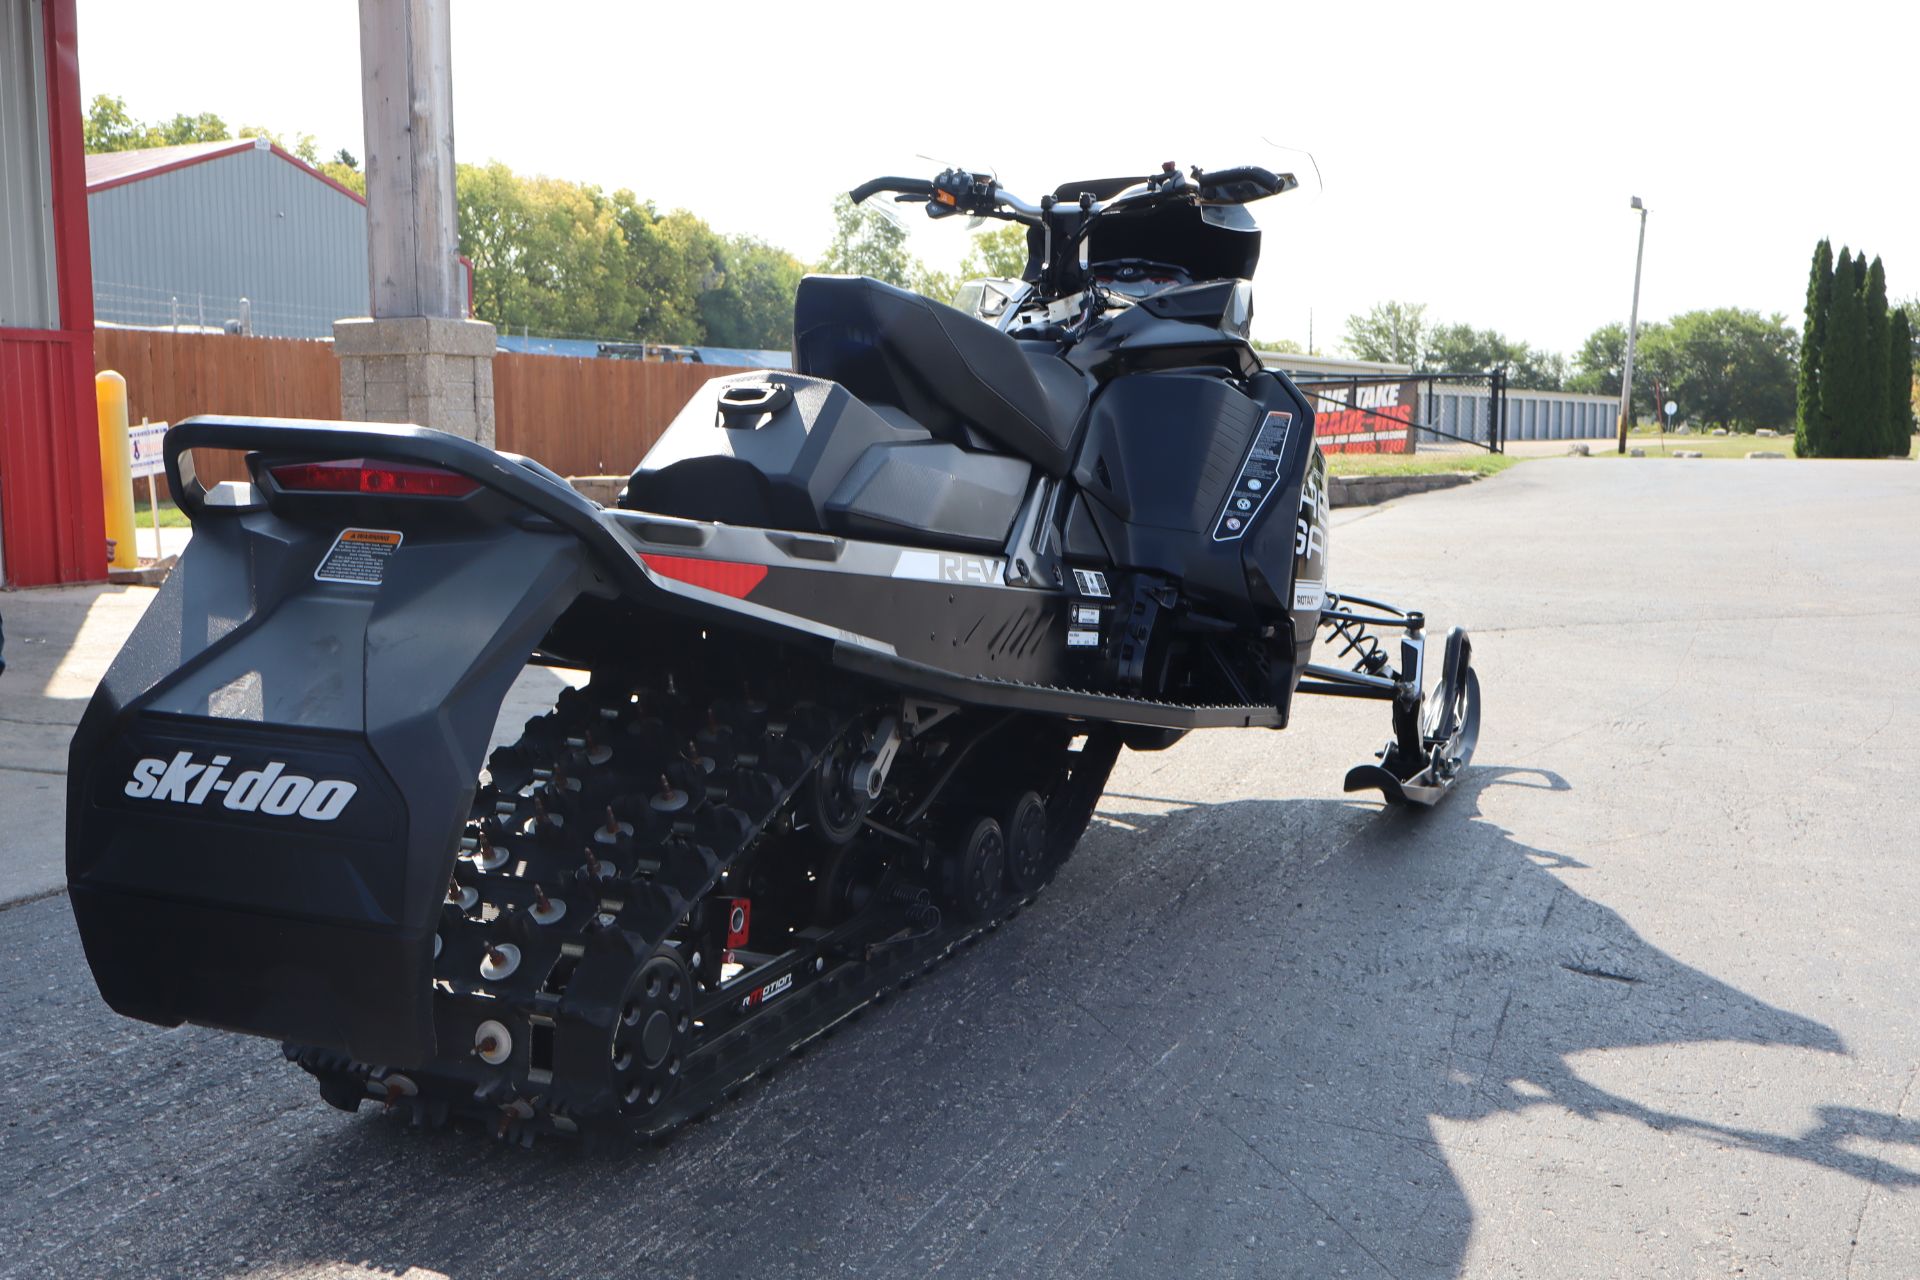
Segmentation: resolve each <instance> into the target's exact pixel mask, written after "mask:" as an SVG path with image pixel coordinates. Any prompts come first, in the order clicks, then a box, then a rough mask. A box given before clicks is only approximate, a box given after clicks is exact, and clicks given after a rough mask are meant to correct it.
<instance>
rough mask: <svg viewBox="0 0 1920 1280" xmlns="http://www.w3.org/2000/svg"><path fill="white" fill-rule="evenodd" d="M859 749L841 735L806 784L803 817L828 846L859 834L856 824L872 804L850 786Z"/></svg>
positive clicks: (854, 740) (855, 741) (855, 740)
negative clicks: (804, 815) (805, 815)
mask: <svg viewBox="0 0 1920 1280" xmlns="http://www.w3.org/2000/svg"><path fill="white" fill-rule="evenodd" d="M862 751H863V746H862V744H861V742H860V740H859V739H858V738H856V737H855V736H854V735H852V734H843V735H842V736H841V738H840V740H839V741H838V742H836V743H834V745H833V749H832V750H831V751H829V752H827V754H826V755H824V756H822V757H821V759H820V763H819V764H818V765H816V766H815V767H814V771H813V776H812V778H810V779H809V780H808V782H807V793H806V810H805V812H806V814H807V817H808V818H809V819H810V821H811V825H812V826H813V828H814V830H815V831H817V832H819V834H820V837H821V839H823V840H825V841H826V842H827V843H828V844H836V845H837V844H845V843H847V841H849V840H851V839H853V838H854V837H855V836H856V835H858V834H860V824H861V822H862V821H863V820H864V819H865V818H866V816H867V808H868V806H869V805H871V804H872V803H873V802H872V801H871V800H870V799H869V798H868V797H867V793H866V792H865V791H864V790H862V789H861V788H859V787H856V786H855V785H854V783H853V774H854V770H855V769H856V768H858V767H859V764H860V757H861V753H862Z"/></svg>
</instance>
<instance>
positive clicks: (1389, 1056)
mask: <svg viewBox="0 0 1920 1280" xmlns="http://www.w3.org/2000/svg"><path fill="white" fill-rule="evenodd" d="M1335 524H1336V530H1335V536H1334V540H1333V548H1332V567H1333V572H1334V576H1335V578H1336V580H1337V582H1339V583H1340V584H1342V585H1344V586H1346V587H1348V588H1349V589H1353V590H1363V589H1364V591H1365V593H1367V594H1376V595H1380V596H1384V597H1385V598H1389V599H1397V600H1402V601H1404V602H1406V603H1408V604H1411V605H1415V606H1418V607H1422V608H1424V609H1425V610H1426V611H1427V612H1428V614H1429V616H1430V617H1431V618H1432V619H1433V620H1434V621H1435V623H1436V624H1437V625H1439V626H1446V625H1450V624H1452V623H1454V622H1462V623H1465V624H1467V625H1468V626H1470V627H1472V628H1473V629H1474V634H1475V654H1476V665H1477V666H1478V668H1479V670H1480V672H1481V680H1482V684H1483V689H1484V692H1485V698H1486V718H1485V727H1484V731H1483V733H1482V736H1481V742H1480V750H1479V754H1478V757H1477V759H1476V763H1475V767H1474V768H1473V769H1472V770H1471V771H1470V773H1469V774H1468V775H1467V777H1466V778H1465V780H1464V781H1463V782H1462V784H1461V785H1460V787H1459V788H1458V789H1457V791H1456V793H1455V794H1453V795H1452V796H1450V797H1448V799H1447V800H1446V802H1445V803H1444V805H1443V806H1442V807H1441V808H1440V809H1438V810H1437V811H1434V812H1431V813H1426V814H1410V813H1404V812H1383V811H1382V810H1381V808H1380V807H1379V806H1378V805H1377V804H1373V803H1368V802H1364V801H1360V802H1356V801H1354V800H1352V799H1349V798H1347V797H1344V796H1342V795H1341V793H1340V791H1339V786H1340V779H1341V777H1342V775H1343V773H1344V771H1345V769H1346V767H1347V766H1348V765H1351V764H1354V763H1357V762H1359V761H1361V760H1363V759H1366V758H1367V757H1368V755H1369V753H1370V752H1371V750H1372V749H1373V748H1375V747H1377V746H1378V745H1379V744H1380V742H1381V741H1383V740H1384V738H1385V736H1386V733H1387V724H1386V717H1385V714H1384V711H1383V709H1382V708H1381V707H1379V706H1377V705H1374V704H1356V703H1349V702H1344V701H1338V700H1325V701H1310V700H1305V699H1303V700H1301V702H1300V703H1299V704H1297V707H1296V712H1295V721H1294V726H1293V727H1292V728H1291V729H1289V730H1288V731H1286V732H1284V733H1279V734H1273V733H1268V732H1264V731H1214V732H1210V733H1203V734H1196V735H1192V736H1190V737H1189V738H1188V739H1187V740H1186V741H1184V742H1183V743H1181V744H1180V745H1179V746H1177V747H1175V748H1174V749H1173V750H1171V751H1168V752H1164V753H1159V754H1152V755H1130V756H1127V757H1125V758H1123V760H1122V762H1121V765H1120V767H1119V769H1118V770H1117V771H1116V773H1115V776H1114V779H1113V782H1112V785H1111V788H1110V794H1109V796H1108V799H1107V801H1106V802H1105V803H1104V804H1103V806H1102V809H1101V816H1100V818H1099V819H1098V820H1097V821H1096V823H1095V825H1094V827H1093V828H1092V830H1090V831H1089V833H1088V835H1087V838H1086V840H1085V841H1084V843H1083V844H1082V846H1081V849H1080V851H1079V853H1078V854H1077V855H1076V857H1075V858H1074V860H1073V861H1072V862H1071V863H1070V864H1069V865H1068V866H1067V867H1066V868H1065V869H1064V871H1063V872H1062V874H1061V876H1060V878H1059V880H1058V881H1056V883H1055V884H1054V886H1053V887H1052V888H1051V889H1049V891H1048V892H1047V893H1046V894H1045V895H1044V896H1043V898H1042V899H1041V900H1040V902H1039V903H1037V904H1036V905H1035V906H1034V907H1032V908H1031V909H1029V910H1027V911H1025V912H1023V913H1022V914H1021V915H1019V916H1018V917H1017V918H1015V919H1014V920H1013V921H1011V922H1010V923H1009V924H1007V925H1006V926H1004V927H1002V928H1001V929H999V930H997V931H996V932H995V933H994V934H992V935H991V936H989V937H988V938H987V939H985V940H984V941H983V942H981V943H980V944H979V945H977V946H974V947H972V948H969V949H967V950H966V951H965V952H963V953H962V954H960V955H958V956H957V957H956V958H955V959H953V960H952V961H950V962H949V963H948V964H946V965H945V966H944V967H942V968H941V969H939V970H937V971H935V972H934V973H933V974H932V975H930V976H928V977H927V978H925V979H923V980H922V981H920V982H919V983H917V984H915V985H914V986H913V987H911V988H910V989H908V990H906V991H904V992H902V993H899V994H897V995H895V996H893V997H891V998H889V999H888V1000H887V1001H886V1002H884V1003H883V1004H882V1005H880V1006H878V1007H877V1008H875V1009H874V1010H872V1011H871V1012H869V1013H868V1014H866V1015H865V1016H864V1017H863V1018H861V1019H860V1020H859V1021H858V1022H856V1023H855V1024H853V1025H851V1026H850V1027H848V1028H846V1029H844V1030H843V1031H842V1032H840V1033H839V1034H836V1035H835V1036H833V1037H832V1038H831V1039H829V1040H827V1041H825V1042H823V1043H822V1044H820V1045H819V1046H817V1047H816V1048H815V1049H813V1050H812V1051H811V1052H810V1053H808V1054H807V1055H806V1056H805V1057H803V1058H801V1059H798V1060H797V1061H795V1062H793V1063H791V1064H789V1065H788V1066H787V1067H786V1068H785V1069H784V1070H783V1071H781V1072H780V1074H779V1075H778V1076H777V1077H776V1078H775V1079H773V1080H771V1081H769V1082H766V1083H764V1084H760V1085H756V1086H753V1087H751V1088H750V1089H749V1090H748V1091H747V1092H746V1093H745V1094H743V1095H742V1096H741V1097H740V1098H739V1099H737V1100H736V1101H734V1102H733V1103H731V1104H729V1105H728V1106H726V1107H724V1108H723V1109H721V1110H720V1111H718V1112H716V1113H715V1114H714V1116H713V1117H712V1118H710V1119H709V1120H707V1121H706V1122H704V1123H702V1124H699V1125H696V1126H693V1127H691V1128H688V1129H686V1130H683V1131H682V1132H681V1133H680V1134H679V1135H678V1136H677V1137H676V1138H675V1139H674V1140H673V1141H672V1142H671V1143H669V1144H668V1145H666V1146H664V1147H660V1148H645V1149H640V1150H633V1151H620V1152H586V1151H581V1150H579V1149H576V1148H574V1147H571V1146H567V1145H563V1144H556V1145H542V1146H540V1147H537V1148H535V1149H534V1150H532V1151H523V1150H518V1149H509V1148H504V1147H500V1146H497V1145H494V1144H492V1143H489V1142H487V1141H485V1140H484V1139H481V1138H479V1137H477V1136H475V1135H473V1134H464V1133H422V1132H415V1131H411V1130H408V1129H406V1128H404V1127H403V1126H401V1125H400V1124H398V1123H394V1122H391V1121H389V1120H387V1119H385V1118H383V1117H381V1116H380V1115H378V1114H376V1113H375V1109H373V1108H368V1109H367V1111H366V1112H365V1113H363V1114H362V1115H360V1116H355V1117H349V1116H346V1115H343V1114H341V1113H338V1112H335V1111H333V1110H331V1109H329V1108H327V1107H325V1106H323V1105H322V1104H321V1103H320V1102H319V1099H318V1098H317V1096H316V1095H315V1092H314V1090H313V1089H312V1087H311V1086H310V1084H309V1082H308V1080H307V1079H306V1077H305V1076H304V1075H302V1074H301V1073H300V1072H299V1071H297V1070H296V1069H294V1068H292V1067H290V1066H288V1065H287V1064H285V1063H284V1062H282V1061H281V1060H280V1054H279V1051H278V1048H277V1046H275V1045H272V1044H269V1043H266V1042H264V1041H258V1040H249V1039H245V1038H240V1037H232V1036H225V1035H220V1034H216V1033H212V1032H206V1031H200V1030H194V1029H180V1030H172V1031H164V1030H159V1029H156V1028H152V1027H147V1026H144V1025H141V1024H137V1023H132V1022H128V1021H125V1020H123V1019H120V1018H117V1017H115V1016H114V1015H112V1014H111V1013H109V1012H108V1011H107V1010H106V1009H105V1008H104V1007H103V1006H102V1005H101V1003H100V1001H99V999H98V997H97V995H96V994H95V993H94V990H93V987H92V984H91V980H90V978H89V976H88V974H87V971H86V966H85V963H84V961H83V959H82V957H81V954H80V947H79V944H78V940H77V939H76V937H75V935H74V933H73V928H72V921H71V917H70V913H69V911H68V908H67V905H66V901H65V899H64V896H62V895H60V894H58V893H54V894H52V895H51V896H45V897H40V898H38V899H29V900H25V901H20V902H17V903H16V904H15V905H12V906H10V907H7V908H5V909H4V910H0V964H3V965H4V969H0V1025H4V1026H5V1027H6V1028H7V1029H8V1035H7V1036H6V1038H5V1040H4V1042H0V1114H4V1116H5V1120H4V1126H0V1276H23V1277H24V1276H36V1277H37V1276H49V1275H53V1276H84V1277H103V1278H105V1277H122V1276H125V1277H150V1276H169V1277H170V1276H194V1277H198V1276H219V1277H226V1276H234V1277H266V1276H274V1277H295V1276H297V1277H319V1276H329V1277H331V1276H352V1277H362V1276H387V1277H392V1276H406V1277H424V1276H430V1275H446V1276H455V1277H485V1276H502V1277H539V1276H602V1275H606V1276H612V1275H621V1276H649V1277H651V1276H698V1277H707V1276H714V1277H737V1278H741V1280H758V1278H759V1277H784V1276H796V1277H797V1276H825V1275H848V1276H862V1277H876V1278H877V1277H893V1276H898V1277H909V1276H911V1277H922V1276H934V1275H939V1276H964V1277H986V1276H1036V1277H1040V1276H1060V1277H1068V1276H1121V1277H1139V1278H1141V1280H1146V1278H1147V1277H1163V1276H1208V1277H1216V1276H1223V1277H1224V1276H1247V1277H1253V1276H1262V1277H1264V1276H1315V1277H1317V1276H1356V1277H1371V1276H1392V1277H1399V1278H1401V1280H1411V1278H1412V1277H1450V1276H1474V1277H1481V1276H1486V1277H1492V1276H1529V1277H1532V1276H1548V1275H1551V1276H1580V1277H1587V1276H1594V1277H1599V1276H1634V1277H1639V1276H1668V1275H1674V1276H1722V1275H1739V1276H1782V1277H1794V1278H1795V1280H1801V1278H1809V1280H1810V1278H1814V1277H1836V1278H1837V1277H1904V1276H1910V1275H1913V1274H1915V1273H1916V1270H1920V1096H1916V1089H1915V1084H1916V1075H1917V1074H1920V1018H1917V1017H1916V1009H1915V1002H1914V994H1913V993H1914V975H1915V973H1916V972H1920V937H1917V936H1916V932H1915V927H1914V921H1915V903H1916V901H1920V898H1917V897H1916V890H1920V861H1917V860H1916V859H1915V857H1914V855H1913V850H1914V849H1915V847H1916V845H1917V844H1920V818H1916V813H1915V809H1916V806H1915V805H1914V803H1913V801H1912V798H1911V797H1912V794H1913V779H1914V778H1915V776H1916V775H1920V747H1916V745H1915V736H1914V735H1915V728H1916V726H1917V725H1920V695H1916V693H1915V691H1914V680H1913V672H1914V671H1916V670H1920V626H1916V623H1917V622H1920V617H1917V616H1916V615H1917V614H1920V604H1916V601H1917V600H1920V468H1916V467H1914V466H1911V465H1902V464H1897V463H1791V464H1781V463H1769V464H1760V463H1746V462H1718V463H1708V464H1703V465H1699V466H1694V467H1675V466H1670V465H1658V466H1656V465H1646V466H1638V465H1634V464H1632V463H1623V462H1617V461H1616V462H1600V461H1583V460H1578V459H1558V460H1542V461H1537V462H1529V463H1527V464H1526V465H1524V466H1521V467H1516V468H1514V469H1512V470H1510V471H1508V472H1506V473H1504V474H1502V475H1500V476H1497V477H1495V478H1493V479H1490V480H1486V481H1483V482H1481V483H1479V484H1475V485H1472V486H1469V487H1466V488H1462V489H1454V490H1449V491H1445V492H1441V493H1435V494H1430V495H1425V496H1422V497H1418V498H1413V499H1408V500H1405V501H1402V502H1398V503H1394V504H1390V505H1388V506H1384V507H1378V508H1365V509H1356V510H1351V511H1342V512H1337V513H1336V521H1335ZM0 607H4V608H5V609H6V610H7V617H8V639H9V644H10V649H9V657H10V658H11V657H13V655H14V652H15V651H14V649H13V648H12V647H11V646H12V645H13V644H14V642H15V640H16V635H17V634H18V633H17V632H16V630H15V623H14V618H15V610H14V608H13V605H12V602H11V600H9V602H8V603H6V604H5V605H0ZM69 674H71V673H69ZM7 679H8V680H12V679H14V673H12V672H10V673H9V675H8V677H7ZM16 718H17V717H16ZM7 728H8V730H9V731H10V732H11V730H12V725H11V724H9V725H8V726H7ZM35 732H39V731H38V730H35ZM3 763H4V762H0V764H3ZM49 767H51V766H49ZM49 776H51V775H49ZM12 794H14V793H11V792H10V793H9V795H12ZM49 803H51V801H49ZM10 807H13V806H11V805H10ZM29 820H30V821H31V820H32V819H29ZM6 825H7V827H8V828H10V829H13V830H15V831H24V830H26V829H27V827H26V826H25V824H24V823H23V822H22V820H21V818H20V817H19V816H18V815H17V814H14V813H9V815H8V818H7V824H6ZM48 829H53V830H57V826H55V827H52V828H48ZM36 838H38V837H36ZM20 839H21V837H20V836H19V835H17V834H16V835H14V836H12V837H6V836H0V856H4V857H5V858H6V860H8V861H11V860H12V859H13V857H14V856H15V854H16V853H19V852H20V845H19V841H20ZM154 962H155V963H157V964H164V963H165V962H166V961H165V957H155V958H154Z"/></svg>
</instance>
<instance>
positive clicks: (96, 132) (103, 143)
mask: <svg viewBox="0 0 1920 1280" xmlns="http://www.w3.org/2000/svg"><path fill="white" fill-rule="evenodd" d="M146 130H147V126H146V125H143V124H141V123H140V122H139V121H138V120H135V119H134V118H133V116H132V115H130V114H129V113H128V111H127V100H126V99H125V98H120V97H113V96H110V95H108V94H104V93H96V94H94V95H93V101H92V102H89V103H88V104H87V118H86V120H85V121H84V122H82V124H81V126H80V136H81V139H82V141H83V143H84V144H85V146H86V149H87V153H88V154H89V155H92V154H94V153H96V152H101V151H137V150H139V149H140V148H142V147H146V146H149V145H152V144H150V143H148V142H147V140H146V138H147V135H146Z"/></svg>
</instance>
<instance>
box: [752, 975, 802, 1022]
mask: <svg viewBox="0 0 1920 1280" xmlns="http://www.w3.org/2000/svg"><path fill="white" fill-rule="evenodd" d="M792 985H793V975H792V974H790V973H789V974H787V975H786V976H785V977H781V978H775V979H774V980H773V981H772V982H769V983H768V984H767V985H766V986H764V987H761V988H760V989H759V990H758V991H750V992H748V993H747V994H746V995H744V996H742V997H740V1011H741V1012H742V1013H745V1012H746V1011H747V1010H748V1009H752V1008H754V1007H755V1006H757V1005H763V1004H765V1003H766V1002H767V1001H769V1000H771V999H773V998H774V997H775V996H777V995H779V994H780V993H781V992H782V991H785V990H786V989H787V988H788V987H791V986H792Z"/></svg>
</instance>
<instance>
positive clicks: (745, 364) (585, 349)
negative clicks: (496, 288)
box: [495, 333, 793, 369]
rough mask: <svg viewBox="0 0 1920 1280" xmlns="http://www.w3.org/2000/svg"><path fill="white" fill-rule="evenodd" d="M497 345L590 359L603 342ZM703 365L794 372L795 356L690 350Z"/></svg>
mask: <svg viewBox="0 0 1920 1280" xmlns="http://www.w3.org/2000/svg"><path fill="white" fill-rule="evenodd" d="M495 343H496V344H497V345H498V347H499V349H500V350H502V351H508V352H512V353H513V354H515V355H527V356H574V357H576V358H580V359H587V360H591V359H593V358H595V357H596V356H598V355H599V354H600V343H599V341H598V340H596V339H593V338H543V337H541V336H540V335H539V334H534V335H533V336H531V337H523V336H521V335H520V334H515V333H503V334H500V335H499V336H498V337H497V338H496V339H495ZM689 349H690V350H691V351H692V352H693V353H694V356H695V357H696V359H697V360H698V361H699V363H701V364H723V365H733V366H734V367H736V368H741V369H791V368H792V367H793V356H792V355H791V354H790V353H788V352H785V351H755V350H752V349H749V348H746V347H692V348H689Z"/></svg>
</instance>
